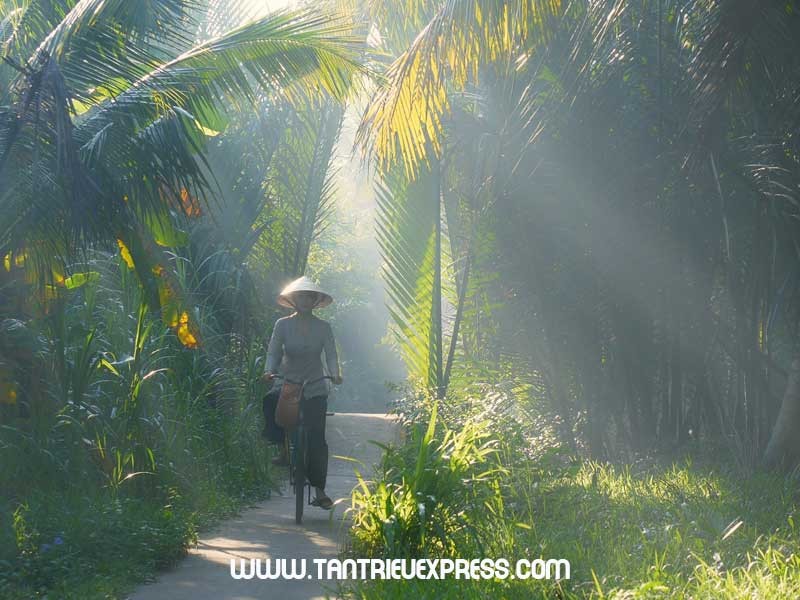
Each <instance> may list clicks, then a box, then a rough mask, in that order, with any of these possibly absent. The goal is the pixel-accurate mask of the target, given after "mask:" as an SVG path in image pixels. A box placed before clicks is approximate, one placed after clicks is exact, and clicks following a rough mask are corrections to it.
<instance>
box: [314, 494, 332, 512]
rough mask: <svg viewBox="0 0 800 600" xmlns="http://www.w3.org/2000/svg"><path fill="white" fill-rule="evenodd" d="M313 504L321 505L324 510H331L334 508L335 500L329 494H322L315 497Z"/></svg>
mask: <svg viewBox="0 0 800 600" xmlns="http://www.w3.org/2000/svg"><path fill="white" fill-rule="evenodd" d="M311 506H319V507H320V508H322V509H324V510H330V509H332V508H333V500H331V499H330V498H328V497H327V496H322V497H321V498H314V499H313V500H312V501H311Z"/></svg>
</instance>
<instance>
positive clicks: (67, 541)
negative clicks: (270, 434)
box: [0, 427, 272, 600]
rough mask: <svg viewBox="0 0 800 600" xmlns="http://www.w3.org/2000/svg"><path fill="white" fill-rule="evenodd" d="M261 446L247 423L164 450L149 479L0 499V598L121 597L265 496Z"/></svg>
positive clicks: (44, 489) (267, 477)
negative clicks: (234, 433) (176, 451)
mask: <svg viewBox="0 0 800 600" xmlns="http://www.w3.org/2000/svg"><path fill="white" fill-rule="evenodd" d="M198 442H199V441H198ZM267 452H268V451H267V449H266V447H265V445H264V444H263V443H262V442H261V440H260V439H259V438H258V434H257V431H256V430H255V427H252V428H251V429H250V431H248V435H247V437H245V438H242V439H238V440H237V441H236V442H235V443H233V442H232V441H230V440H229V441H227V442H225V443H224V444H223V443H221V442H219V441H217V442H216V443H210V444H207V448H206V451H205V452H203V451H201V449H200V448H199V447H197V448H193V451H192V452H183V453H182V454H183V455H184V456H183V460H181V459H180V457H177V456H169V455H166V456H164V457H163V462H164V464H163V465H161V464H158V465H157V468H156V470H155V472H154V473H153V474H152V475H151V476H149V477H145V476H144V475H141V476H139V477H138V478H132V479H129V480H128V481H126V482H124V483H123V484H121V485H120V486H119V487H117V488H116V489H115V488H112V487H109V486H102V485H96V484H95V482H93V481H87V480H84V481H81V482H80V483H72V484H70V483H63V482H62V485H61V486H44V485H39V486H37V487H36V488H32V489H29V490H28V493H27V494H26V496H25V498H24V499H14V500H12V499H8V498H7V499H4V500H3V501H2V502H0V597H2V598H4V599H5V598H8V599H9V600H17V599H19V600H22V599H23V598H24V599H26V600H27V599H30V598H59V599H61V598H64V599H68V598H75V599H81V600H83V599H93V598H121V597H124V595H125V593H126V592H129V591H131V590H132V589H133V587H134V586H135V585H136V584H138V583H141V582H143V581H146V580H149V579H151V578H152V577H153V576H154V575H155V573H156V572H157V571H158V570H160V569H163V568H166V567H168V566H170V565H172V564H174V563H175V561H177V560H178V559H179V558H181V557H182V556H184V555H185V553H186V550H187V548H188V547H189V546H190V545H191V544H192V543H194V542H195V541H196V539H197V535H198V532H200V531H202V530H204V529H207V528H208V527H210V526H212V525H214V524H215V523H217V522H218V521H219V520H221V519H223V518H225V517H228V516H231V515H233V514H235V513H237V512H238V511H239V510H240V509H242V508H243V507H244V506H246V505H248V504H250V503H252V502H254V501H257V500H261V499H264V498H266V497H267V496H268V495H269V494H270V491H271V481H272V478H271V474H270V471H269V468H268V466H267V465H269V460H268V458H269V457H268V455H267ZM193 457H194V460H192V458H193ZM160 462H161V460H159V463H160Z"/></svg>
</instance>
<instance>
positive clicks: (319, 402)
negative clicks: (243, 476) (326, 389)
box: [263, 391, 328, 488]
mask: <svg viewBox="0 0 800 600" xmlns="http://www.w3.org/2000/svg"><path fill="white" fill-rule="evenodd" d="M279 396H280V393H279V392H277V391H275V392H270V393H269V394H267V395H266V396H264V401H263V410H264V420H265V421H266V427H265V432H266V434H267V439H268V440H269V441H271V442H275V443H276V444H282V443H283V439H284V434H285V431H284V429H283V427H281V426H280V425H278V424H277V423H276V422H275V408H276V407H277V406H278V397H279ZM302 409H303V424H304V425H305V428H306V432H307V434H308V438H307V439H308V481H309V482H310V483H311V485H313V486H314V487H320V488H324V487H325V481H326V479H327V477H328V444H327V442H326V441H325V413H326V411H327V410H328V397H327V396H314V397H313V398H303V400H302Z"/></svg>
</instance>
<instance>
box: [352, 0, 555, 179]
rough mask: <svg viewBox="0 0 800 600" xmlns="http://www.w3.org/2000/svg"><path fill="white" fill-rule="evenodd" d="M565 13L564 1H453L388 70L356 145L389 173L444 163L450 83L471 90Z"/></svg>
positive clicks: (410, 171) (441, 7) (442, 6)
mask: <svg viewBox="0 0 800 600" xmlns="http://www.w3.org/2000/svg"><path fill="white" fill-rule="evenodd" d="M560 10H561V2H560V0H518V1H516V2H504V1H499V0H450V1H447V2H442V3H441V4H440V5H439V8H438V10H437V11H436V12H435V14H434V16H433V18H432V19H431V20H430V21H429V22H428V23H427V25H425V27H424V28H423V29H422V30H421V31H420V32H419V35H418V36H417V37H416V39H415V40H414V41H413V43H412V44H411V46H410V47H409V48H408V50H406V51H405V52H404V53H403V54H402V55H401V56H400V57H399V58H397V60H395V62H394V63H393V64H392V65H391V67H390V68H389V71H388V73H387V82H386V83H385V84H384V85H382V86H381V87H380V88H379V90H378V92H377V93H376V94H375V96H374V97H373V99H372V102H371V103H370V105H369V106H368V108H367V110H366V112H365V114H364V117H363V119H362V122H361V125H360V127H359V130H358V135H357V141H358V142H359V143H360V144H362V146H363V147H365V148H368V149H371V150H372V151H374V153H375V155H376V157H377V160H378V162H379V164H380V165H381V166H382V167H384V168H385V167H387V166H388V165H391V164H394V163H398V162H402V164H403V165H404V166H405V168H406V173H407V176H413V175H415V174H416V171H417V169H418V168H419V165H420V164H422V163H424V162H426V161H427V158H428V156H429V155H433V156H437V157H438V156H441V149H442V144H441V137H442V131H443V125H442V120H443V118H444V117H445V115H447V114H448V112H449V109H450V102H449V99H448V95H447V85H448V83H449V84H450V85H452V86H453V87H454V88H455V89H459V90H461V89H464V87H465V85H466V84H467V82H468V81H470V80H472V81H476V80H477V79H478V73H479V70H480V68H481V67H482V66H483V65H486V64H489V63H491V62H494V61H509V60H511V59H513V58H514V56H513V55H514V53H515V52H517V51H518V50H519V49H520V46H521V44H523V43H524V42H527V41H528V40H529V38H530V37H531V36H532V35H541V36H542V38H544V32H545V28H544V25H545V23H546V22H547V21H548V19H549V18H550V17H551V16H553V15H556V14H558V12H559V11H560Z"/></svg>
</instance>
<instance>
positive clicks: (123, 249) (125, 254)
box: [117, 239, 133, 269]
mask: <svg viewBox="0 0 800 600" xmlns="http://www.w3.org/2000/svg"><path fill="white" fill-rule="evenodd" d="M117 246H119V254H120V256H122V260H124V261H125V264H126V265H128V268H129V269H133V257H132V256H131V252H130V250H128V247H127V246H126V245H125V242H123V241H122V240H120V239H117Z"/></svg>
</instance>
